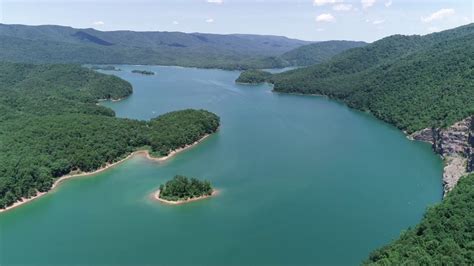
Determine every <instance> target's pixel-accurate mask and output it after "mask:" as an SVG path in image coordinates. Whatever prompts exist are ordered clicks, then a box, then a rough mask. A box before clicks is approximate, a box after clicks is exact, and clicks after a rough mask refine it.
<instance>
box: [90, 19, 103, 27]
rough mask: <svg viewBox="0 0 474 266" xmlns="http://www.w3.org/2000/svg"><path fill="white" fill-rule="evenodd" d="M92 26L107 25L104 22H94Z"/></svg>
mask: <svg viewBox="0 0 474 266" xmlns="http://www.w3.org/2000/svg"><path fill="white" fill-rule="evenodd" d="M92 24H94V26H103V25H105V23H104V22H103V21H102V20H99V21H94V22H92Z"/></svg>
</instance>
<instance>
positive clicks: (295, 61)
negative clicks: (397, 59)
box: [280, 41, 367, 66]
mask: <svg viewBox="0 0 474 266" xmlns="http://www.w3.org/2000/svg"><path fill="white" fill-rule="evenodd" d="M366 45H367V43H365V42H354V41H326V42H317V43H313V44H308V45H304V46H301V47H299V48H296V49H293V50H291V51H288V52H286V53H284V54H282V55H281V56H280V58H281V59H282V60H284V61H286V62H288V65H289V66H310V65H316V64H319V63H322V62H324V61H327V60H329V59H331V58H332V57H333V56H335V55H337V54H340V53H341V52H344V51H346V50H349V49H352V48H356V47H363V46H366Z"/></svg>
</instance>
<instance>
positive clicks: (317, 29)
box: [316, 28, 325, 32]
mask: <svg viewBox="0 0 474 266" xmlns="http://www.w3.org/2000/svg"><path fill="white" fill-rule="evenodd" d="M316 31H319V32H321V31H325V29H323V28H316Z"/></svg>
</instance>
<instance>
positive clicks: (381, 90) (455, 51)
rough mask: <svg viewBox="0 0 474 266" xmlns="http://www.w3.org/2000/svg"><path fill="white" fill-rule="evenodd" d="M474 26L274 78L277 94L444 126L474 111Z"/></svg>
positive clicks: (405, 124) (403, 122)
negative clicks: (315, 97) (317, 97)
mask: <svg viewBox="0 0 474 266" xmlns="http://www.w3.org/2000/svg"><path fill="white" fill-rule="evenodd" d="M473 67H474V24H470V25H467V26H463V27H460V28H456V29H453V30H448V31H444V32H440V33H435V34H430V35H426V36H400V35H396V36H391V37H387V38H385V39H382V40H380V41H377V42H374V43H372V44H370V45H367V46H365V47H362V48H355V49H351V50H348V51H346V52H343V53H341V54H339V55H337V56H335V57H334V58H333V59H332V60H330V61H328V62H327V63H323V64H319V65H315V66H312V67H308V68H304V69H297V70H293V71H289V72H284V73H281V74H277V75H274V76H273V77H272V78H271V81H272V82H273V83H274V85H275V86H274V90H275V91H280V92H292V93H304V94H322V95H328V96H330V97H332V98H336V99H340V100H342V101H344V102H346V103H347V104H348V105H349V106H351V107H354V108H357V109H360V110H364V111H370V112H371V113H373V114H374V115H375V116H376V117H378V118H380V119H382V120H384V121H387V122H389V123H392V124H394V125H396V126H397V127H399V128H400V129H402V130H405V131H407V132H414V131H416V130H420V129H423V128H426V127H444V126H448V125H452V124H454V123H455V122H457V121H460V120H462V119H464V118H466V117H468V116H469V115H470V114H472V113H473V111H474V93H473V89H474V72H473V71H474V68H473Z"/></svg>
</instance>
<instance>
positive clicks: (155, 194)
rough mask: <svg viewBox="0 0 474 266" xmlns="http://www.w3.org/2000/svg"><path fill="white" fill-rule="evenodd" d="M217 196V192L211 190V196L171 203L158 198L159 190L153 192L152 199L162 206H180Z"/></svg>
mask: <svg viewBox="0 0 474 266" xmlns="http://www.w3.org/2000/svg"><path fill="white" fill-rule="evenodd" d="M218 194H219V190H217V189H213V190H212V193H211V195H204V196H200V197H197V198H190V199H186V200H177V201H171V200H165V199H162V198H160V190H159V189H158V190H157V191H155V192H153V194H152V199H153V200H155V201H159V202H161V203H164V204H168V205H182V204H186V203H190V202H194V201H198V200H203V199H208V198H210V197H214V196H217V195H218Z"/></svg>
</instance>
